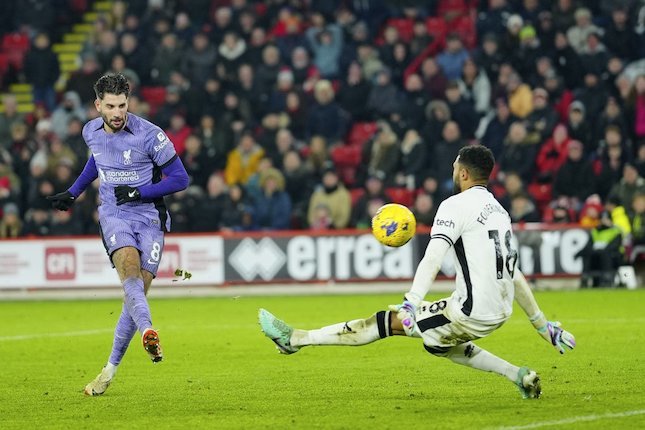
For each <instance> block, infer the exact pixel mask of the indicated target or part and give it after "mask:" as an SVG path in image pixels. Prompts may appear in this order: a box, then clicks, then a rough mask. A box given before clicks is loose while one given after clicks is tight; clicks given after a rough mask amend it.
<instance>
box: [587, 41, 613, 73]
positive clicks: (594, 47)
mask: <svg viewBox="0 0 645 430" xmlns="http://www.w3.org/2000/svg"><path fill="white" fill-rule="evenodd" d="M610 58H611V57H610V55H609V53H608V52H607V49H606V48H605V45H603V44H602V42H601V40H600V35H599V34H597V33H590V34H589V36H587V43H586V46H585V47H584V48H583V49H582V51H581V52H580V62H581V63H582V68H583V70H584V71H585V72H586V73H593V74H595V75H601V74H603V73H604V72H605V71H606V69H607V63H609V60H610Z"/></svg>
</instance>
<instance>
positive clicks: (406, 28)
mask: <svg viewBox="0 0 645 430" xmlns="http://www.w3.org/2000/svg"><path fill="white" fill-rule="evenodd" d="M385 26H386V27H388V26H390V27H394V28H396V29H397V30H398V31H399V37H400V38H401V40H402V41H403V42H406V43H407V42H409V41H410V40H412V36H413V35H414V32H413V27H414V21H413V20H411V19H407V18H391V19H389V20H388V21H387V23H386V24H385Z"/></svg>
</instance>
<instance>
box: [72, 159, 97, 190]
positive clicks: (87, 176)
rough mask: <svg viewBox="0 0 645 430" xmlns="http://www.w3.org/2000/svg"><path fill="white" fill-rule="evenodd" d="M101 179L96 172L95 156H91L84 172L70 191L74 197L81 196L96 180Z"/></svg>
mask: <svg viewBox="0 0 645 430" xmlns="http://www.w3.org/2000/svg"><path fill="white" fill-rule="evenodd" d="M98 177H99V172H98V170H96V163H95V162H94V156H93V155H92V156H90V159H89V160H87V163H85V167H83V171H82V172H81V174H80V175H79V176H78V178H76V180H75V181H74V183H73V184H72V186H71V187H69V190H67V191H69V192H70V193H71V194H72V195H73V196H74V197H78V196H80V195H81V194H82V193H83V191H85V189H86V188H87V187H88V186H89V185H90V184H91V183H92V182H94V180H95V179H96V178H98Z"/></svg>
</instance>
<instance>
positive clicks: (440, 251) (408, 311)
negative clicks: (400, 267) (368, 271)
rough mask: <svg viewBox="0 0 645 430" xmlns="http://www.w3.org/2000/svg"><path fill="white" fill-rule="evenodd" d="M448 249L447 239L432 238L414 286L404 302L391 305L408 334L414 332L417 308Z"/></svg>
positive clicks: (415, 277) (404, 298)
mask: <svg viewBox="0 0 645 430" xmlns="http://www.w3.org/2000/svg"><path fill="white" fill-rule="evenodd" d="M448 249H450V244H449V243H448V242H447V241H445V240H441V239H430V242H429V243H428V248H427V249H426V253H425V255H424V257H423V259H421V261H420V262H419V266H418V267H417V271H416V273H415V274H414V280H413V281H412V288H410V291H409V292H407V293H406V294H405V296H404V297H403V303H401V304H398V305H390V310H391V311H393V312H396V313H397V318H398V319H399V320H401V323H402V324H403V329H404V330H405V333H406V334H407V335H408V336H411V335H412V334H413V333H414V323H415V314H416V310H417V308H418V307H419V305H420V304H421V301H423V299H424V297H425V296H426V294H428V291H430V287H431V286H432V283H433V282H434V279H435V278H436V277H437V273H439V270H440V269H441V262H442V261H443V257H444V255H445V254H446V252H447V251H448Z"/></svg>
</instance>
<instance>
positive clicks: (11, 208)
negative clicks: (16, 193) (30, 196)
mask: <svg viewBox="0 0 645 430" xmlns="http://www.w3.org/2000/svg"><path fill="white" fill-rule="evenodd" d="M21 235H22V221H21V220H20V211H19V210H18V205H17V204H15V203H6V204H5V205H4V207H3V208H2V217H1V218H0V239H15V238H17V237H18V236H21Z"/></svg>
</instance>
